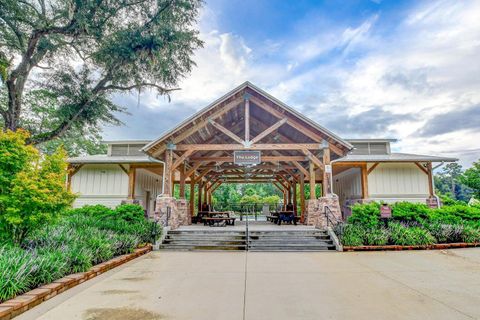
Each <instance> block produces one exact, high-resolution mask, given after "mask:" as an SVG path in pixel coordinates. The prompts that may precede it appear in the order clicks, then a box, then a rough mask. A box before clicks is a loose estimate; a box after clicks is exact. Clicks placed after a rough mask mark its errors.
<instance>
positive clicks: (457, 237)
mask: <svg viewBox="0 0 480 320" xmlns="http://www.w3.org/2000/svg"><path fill="white" fill-rule="evenodd" d="M426 229H427V230H428V231H429V232H430V233H431V234H432V236H434V237H435V239H437V242H438V243H453V242H460V241H462V234H463V231H464V227H463V225H460V224H445V223H441V222H438V221H436V222H432V223H430V224H427V225H426Z"/></svg>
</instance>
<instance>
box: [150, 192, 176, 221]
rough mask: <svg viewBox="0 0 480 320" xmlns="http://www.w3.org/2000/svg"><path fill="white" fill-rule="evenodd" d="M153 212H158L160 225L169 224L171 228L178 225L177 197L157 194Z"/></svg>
mask: <svg viewBox="0 0 480 320" xmlns="http://www.w3.org/2000/svg"><path fill="white" fill-rule="evenodd" d="M155 213H156V214H158V218H159V222H160V224H161V225H162V227H166V226H169V227H170V228H171V229H172V230H173V229H177V228H178V227H179V226H180V221H179V215H178V210H177V199H175V198H174V197H171V196H169V195H159V196H158V197H157V205H156V206H155Z"/></svg>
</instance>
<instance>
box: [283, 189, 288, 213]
mask: <svg viewBox="0 0 480 320" xmlns="http://www.w3.org/2000/svg"><path fill="white" fill-rule="evenodd" d="M283 210H287V191H285V189H283Z"/></svg>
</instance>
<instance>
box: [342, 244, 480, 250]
mask: <svg viewBox="0 0 480 320" xmlns="http://www.w3.org/2000/svg"><path fill="white" fill-rule="evenodd" d="M470 247H480V243H466V242H459V243H438V244H431V245H421V246H399V245H387V246H358V247H351V246H344V247H343V251H400V250H439V249H454V248H470Z"/></svg>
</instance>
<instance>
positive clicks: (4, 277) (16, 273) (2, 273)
mask: <svg viewBox="0 0 480 320" xmlns="http://www.w3.org/2000/svg"><path fill="white" fill-rule="evenodd" d="M34 266H35V262H34V260H33V259H32V255H31V253H30V252H29V251H26V250H21V249H19V248H12V247H6V246H4V247H1V248H0V302H1V301H5V300H8V299H10V298H13V297H14V296H15V295H17V294H21V293H24V292H26V291H28V290H29V289H30V288H32V287H33V285H34V281H33V278H32V273H33V272H34Z"/></svg>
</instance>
